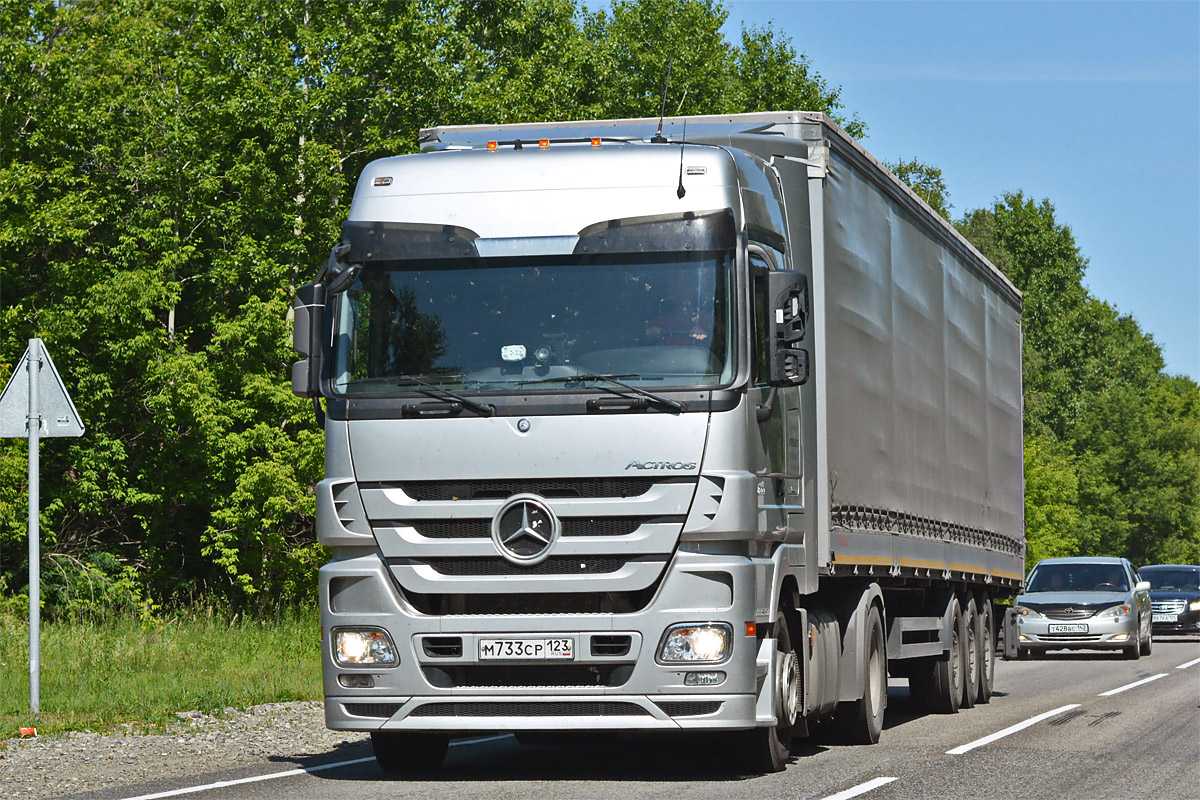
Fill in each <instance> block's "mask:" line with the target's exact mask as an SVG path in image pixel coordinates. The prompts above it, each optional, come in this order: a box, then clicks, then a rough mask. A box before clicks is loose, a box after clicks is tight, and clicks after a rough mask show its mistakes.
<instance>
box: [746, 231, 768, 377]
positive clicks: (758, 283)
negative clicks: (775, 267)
mask: <svg viewBox="0 0 1200 800" xmlns="http://www.w3.org/2000/svg"><path fill="white" fill-rule="evenodd" d="M767 259H768V256H767V254H766V253H765V252H763V251H762V250H760V249H759V248H757V247H755V246H753V245H752V246H751V248H750V290H751V293H752V294H753V296H754V341H753V343H752V345H753V355H752V360H753V369H754V371H753V376H752V379H753V382H754V384H755V385H756V386H765V385H766V383H767V346H766V344H767V336H768V327H767V324H768V318H767V314H768V310H767V309H768V300H767V273H768V272H770V271H771V264H770V262H769V261H768V260H767Z"/></svg>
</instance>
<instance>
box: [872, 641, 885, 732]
mask: <svg viewBox="0 0 1200 800" xmlns="http://www.w3.org/2000/svg"><path fill="white" fill-rule="evenodd" d="M868 668H869V669H870V670H871V674H870V676H869V680H870V686H869V689H870V695H871V712H872V714H877V713H879V710H880V709H881V708H883V698H884V695H885V694H886V693H887V677H886V675H885V673H886V672H887V670H886V669H884V667H883V654H882V653H881V652H880V647H879V644H878V639H876V640H875V647H873V648H872V649H871V660H870V662H869V664H868Z"/></svg>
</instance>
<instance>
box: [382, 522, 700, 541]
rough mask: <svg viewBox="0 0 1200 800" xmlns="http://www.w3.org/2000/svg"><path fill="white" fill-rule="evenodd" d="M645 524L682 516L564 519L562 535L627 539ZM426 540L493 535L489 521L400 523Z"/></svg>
mask: <svg viewBox="0 0 1200 800" xmlns="http://www.w3.org/2000/svg"><path fill="white" fill-rule="evenodd" d="M648 522H674V523H682V522H683V519H682V518H681V517H608V518H596V517H564V518H563V520H562V535H563V536H628V535H629V534H631V533H633V532H634V531H636V530H637V529H638V528H640V527H641V526H642V525H644V524H646V523H648ZM396 524H397V525H405V526H408V527H411V528H413V529H414V530H416V532H417V533H419V534H421V535H422V536H424V537H425V538H426V539H487V538H490V537H491V535H492V521H491V520H490V519H447V520H430V519H423V520H413V521H400V522H397V523H396Z"/></svg>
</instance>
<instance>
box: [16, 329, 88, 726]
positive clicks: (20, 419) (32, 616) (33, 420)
mask: <svg viewBox="0 0 1200 800" xmlns="http://www.w3.org/2000/svg"><path fill="white" fill-rule="evenodd" d="M22 401H26V402H22ZM22 406H24V407H23V408H22ZM43 410H44V411H46V412H48V413H45V414H43V413H42V412H43ZM82 435H83V423H82V422H80V420H79V412H78V411H76V410H75V404H74V403H72V402H71V398H70V396H69V395H68V394H67V390H66V388H65V387H64V386H63V382H62V378H61V377H60V376H59V374H58V370H57V369H55V367H54V362H53V361H51V360H50V353H49V352H47V351H46V346H45V345H44V344H43V343H42V340H41V339H30V340H29V349H27V350H26V351H25V355H24V356H22V357H21V360H20V362H18V363H17V368H16V369H15V370H13V374H12V377H11V378H9V380H8V385H7V386H5V387H4V392H3V394H0V437H3V438H6V439H20V438H25V437H28V438H29V711H30V713H33V714H40V713H41V711H42V697H41V685H42V652H41V650H42V637H41V630H42V597H41V595H42V583H41V581H42V573H41V546H40V545H41V539H40V531H39V529H38V527H39V521H38V512H39V511H40V510H41V500H40V498H39V497H38V472H39V467H40V465H39V458H38V456H39V453H38V445H39V443H40V442H41V437H42V436H82Z"/></svg>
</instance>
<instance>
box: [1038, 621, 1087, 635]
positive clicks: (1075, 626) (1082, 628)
mask: <svg viewBox="0 0 1200 800" xmlns="http://www.w3.org/2000/svg"><path fill="white" fill-rule="evenodd" d="M1048 632H1049V633H1087V632H1088V626H1087V625H1085V624H1083V623H1082V622H1067V623H1060V624H1058V625H1051V626H1050V628H1049V631H1048Z"/></svg>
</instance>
